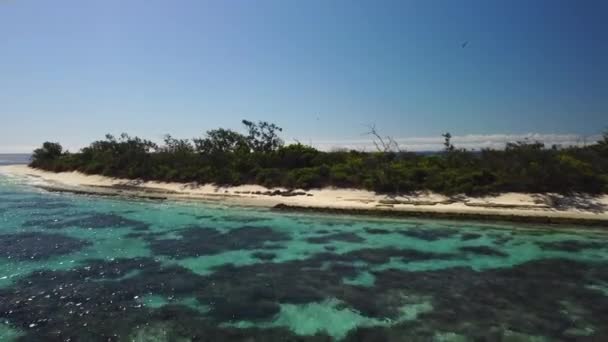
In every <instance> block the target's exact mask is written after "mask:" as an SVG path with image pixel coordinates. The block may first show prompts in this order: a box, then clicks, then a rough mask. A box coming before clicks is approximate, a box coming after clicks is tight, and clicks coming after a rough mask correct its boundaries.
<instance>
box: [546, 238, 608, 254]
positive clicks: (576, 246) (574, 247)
mask: <svg viewBox="0 0 608 342" xmlns="http://www.w3.org/2000/svg"><path fill="white" fill-rule="evenodd" d="M536 244H537V245H538V246H539V247H540V248H542V249H543V250H554V251H564V252H580V251H582V250H583V249H599V248H606V247H607V246H606V244H605V243H601V242H595V241H581V240H562V241H554V242H536Z"/></svg>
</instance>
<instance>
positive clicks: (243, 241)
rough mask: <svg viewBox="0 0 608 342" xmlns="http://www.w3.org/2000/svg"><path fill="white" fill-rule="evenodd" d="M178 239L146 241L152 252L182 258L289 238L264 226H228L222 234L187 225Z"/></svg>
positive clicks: (256, 245)
mask: <svg viewBox="0 0 608 342" xmlns="http://www.w3.org/2000/svg"><path fill="white" fill-rule="evenodd" d="M178 234H179V235H180V236H181V239H156V240H154V239H153V240H151V241H150V249H152V251H153V252H154V253H155V254H159V255H168V256H171V257H173V258H177V259H182V258H187V257H196V256H201V255H213V254H219V253H223V252H226V251H232V250H242V249H245V250H247V249H261V248H264V247H265V244H266V243H267V242H280V241H286V240H289V234H287V233H285V232H278V231H275V230H273V229H272V228H268V227H250V226H244V227H241V228H236V229H231V230H229V231H227V232H225V233H222V232H220V231H218V230H216V229H213V228H206V227H190V228H187V229H183V230H180V231H178Z"/></svg>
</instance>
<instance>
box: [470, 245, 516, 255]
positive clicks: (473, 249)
mask: <svg viewBox="0 0 608 342" xmlns="http://www.w3.org/2000/svg"><path fill="white" fill-rule="evenodd" d="M459 249H460V250H461V251H463V252H467V253H473V254H478V255H487V256H499V257H506V256H509V255H508V254H507V253H504V252H502V251H500V250H498V249H495V248H492V247H489V246H464V247H460V248H459Z"/></svg>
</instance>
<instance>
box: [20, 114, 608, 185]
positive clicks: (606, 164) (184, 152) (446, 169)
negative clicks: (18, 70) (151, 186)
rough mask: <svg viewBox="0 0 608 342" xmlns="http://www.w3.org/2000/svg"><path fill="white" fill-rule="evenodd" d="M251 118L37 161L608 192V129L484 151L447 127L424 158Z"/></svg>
mask: <svg viewBox="0 0 608 342" xmlns="http://www.w3.org/2000/svg"><path fill="white" fill-rule="evenodd" d="M243 124H244V125H245V127H246V130H247V133H246V134H242V133H239V132H236V131H233V130H229V129H222V128H220V129H215V130H210V131H208V132H206V134H205V136H204V137H201V138H196V139H192V140H189V139H175V138H173V137H171V136H170V135H167V136H166V137H165V139H164V143H163V144H162V145H160V146H159V145H157V144H155V143H153V142H152V141H149V140H145V139H140V138H138V137H131V136H129V135H127V134H122V135H121V136H120V137H118V138H116V137H114V136H112V135H107V136H106V138H105V139H104V140H99V141H95V142H93V143H92V144H90V145H89V146H88V147H85V148H83V149H82V150H81V151H80V152H78V153H69V152H64V151H63V148H62V147H61V145H60V144H58V143H50V142H45V143H44V144H43V146H42V147H41V148H39V149H36V150H35V151H34V154H33V158H32V163H31V166H32V167H36V168H40V169H45V170H51V171H56V172H60V171H75V170H76V171H80V172H84V173H87V174H100V175H105V176H111V177H120V178H130V179H144V180H158V181H172V182H199V183H215V184H221V185H238V184H251V183H254V184H261V185H265V186H284V187H288V188H313V187H323V186H336V187H355V188H365V189H370V190H375V191H378V192H383V193H393V192H408V191H414V190H432V191H436V192H440V193H444V194H458V193H466V194H487V193H494V192H505V191H517V192H560V193H569V192H585V193H606V192H608V132H607V133H605V134H604V135H603V138H602V139H601V140H600V141H598V142H597V143H595V144H592V145H589V146H585V147H568V148H558V147H557V146H552V147H545V146H544V145H543V144H542V143H540V142H529V141H523V142H513V143H508V144H507V145H506V147H505V149H504V150H490V149H485V150H482V151H477V152H472V151H466V150H463V149H458V148H456V147H455V146H454V145H453V144H452V143H451V141H450V139H451V135H450V134H449V133H446V134H444V135H443V137H444V138H445V144H444V145H445V149H444V151H443V152H442V153H437V154H432V155H421V154H416V153H411V152H403V151H396V152H393V151H391V150H386V149H385V150H382V151H379V152H361V151H335V152H323V151H319V150H316V149H315V148H313V147H310V146H305V145H302V144H300V143H298V144H291V145H284V143H283V140H282V139H281V138H280V136H279V132H281V128H280V127H278V126H276V125H274V124H271V123H267V122H258V123H254V122H251V121H246V120H244V121H243Z"/></svg>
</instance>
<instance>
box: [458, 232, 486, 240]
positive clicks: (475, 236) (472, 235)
mask: <svg viewBox="0 0 608 342" xmlns="http://www.w3.org/2000/svg"><path fill="white" fill-rule="evenodd" d="M481 236H482V235H481V234H478V233H463V234H461V235H460V240H461V241H469V240H476V239H479V238H480V237H481Z"/></svg>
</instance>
